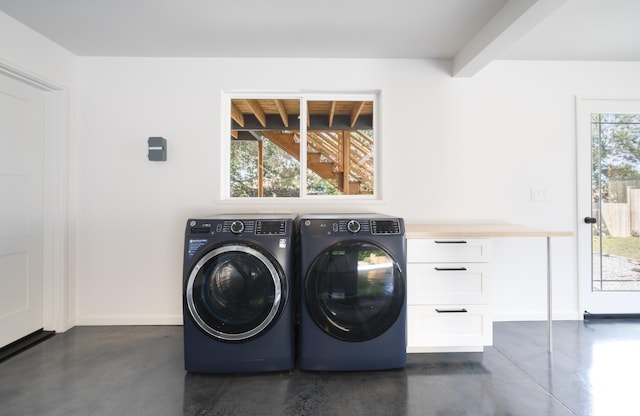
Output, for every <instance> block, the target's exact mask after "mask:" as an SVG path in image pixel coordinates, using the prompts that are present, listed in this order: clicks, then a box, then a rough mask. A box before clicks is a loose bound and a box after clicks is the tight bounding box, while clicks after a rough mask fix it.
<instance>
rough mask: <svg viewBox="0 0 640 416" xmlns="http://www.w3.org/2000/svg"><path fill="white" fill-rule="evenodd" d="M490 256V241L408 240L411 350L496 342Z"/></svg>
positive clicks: (480, 347)
mask: <svg viewBox="0 0 640 416" xmlns="http://www.w3.org/2000/svg"><path fill="white" fill-rule="evenodd" d="M490 260H491V240H490V239H485V238H455V239H453V238H435V239H434V238H410V239H408V240H407V352H410V353H411V352H445V351H483V348H484V346H485V345H491V344H492V342H493V322H492V319H491V304H490V303H491V301H490V284H491V283H490Z"/></svg>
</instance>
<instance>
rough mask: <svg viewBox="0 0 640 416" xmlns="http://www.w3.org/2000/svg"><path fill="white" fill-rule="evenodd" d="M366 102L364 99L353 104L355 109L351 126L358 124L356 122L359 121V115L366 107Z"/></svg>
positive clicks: (352, 113) (352, 112)
mask: <svg viewBox="0 0 640 416" xmlns="http://www.w3.org/2000/svg"><path fill="white" fill-rule="evenodd" d="M364 103H365V102H364V101H360V102H357V103H355V105H354V106H353V110H352V111H351V127H353V126H355V125H356V122H357V121H358V117H360V113H361V112H362V109H363V108H364Z"/></svg>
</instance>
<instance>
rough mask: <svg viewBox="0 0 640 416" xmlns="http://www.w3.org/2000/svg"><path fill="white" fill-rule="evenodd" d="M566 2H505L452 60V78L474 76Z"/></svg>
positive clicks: (543, 0) (514, 0)
mask: <svg viewBox="0 0 640 416" xmlns="http://www.w3.org/2000/svg"><path fill="white" fill-rule="evenodd" d="M567 1H568V0H509V1H507V2H506V3H505V4H504V6H502V8H501V9H500V10H498V12H497V13H496V14H495V15H494V16H493V17H492V18H491V20H489V21H488V22H487V24H486V25H485V26H484V27H483V28H482V29H480V31H478V33H476V34H475V36H474V37H473V38H472V39H471V40H470V41H469V42H468V43H467V44H466V45H465V46H464V47H463V48H462V49H461V50H460V52H458V54H457V55H456V56H455V57H454V58H453V62H452V70H451V72H452V76H454V77H472V76H474V75H475V74H477V73H478V71H480V70H481V69H482V68H484V67H485V66H487V65H488V64H489V63H490V62H491V61H493V60H494V59H498V58H499V57H500V54H501V53H502V52H503V51H505V50H507V49H508V48H509V47H510V46H512V45H513V44H514V43H516V42H517V41H518V40H520V39H521V38H522V36H524V35H525V34H527V33H528V32H530V31H531V30H532V29H534V28H535V27H536V26H538V25H539V24H541V23H542V22H543V21H544V20H545V19H546V18H547V17H549V16H550V15H551V14H553V13H554V12H555V11H556V10H558V9H559V8H560V7H562V6H563V5H564V4H565V3H566V2H567Z"/></svg>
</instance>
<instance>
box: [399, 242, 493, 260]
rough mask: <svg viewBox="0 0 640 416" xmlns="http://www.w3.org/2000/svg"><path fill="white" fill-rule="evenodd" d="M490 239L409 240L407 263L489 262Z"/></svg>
mask: <svg viewBox="0 0 640 416" xmlns="http://www.w3.org/2000/svg"><path fill="white" fill-rule="evenodd" d="M490 257H491V240H489V239H488V238H411V239H409V240H407V262H408V263H424V262H440V263H448V262H488V261H489V260H490Z"/></svg>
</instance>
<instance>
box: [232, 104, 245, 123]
mask: <svg viewBox="0 0 640 416" xmlns="http://www.w3.org/2000/svg"><path fill="white" fill-rule="evenodd" d="M231 119H232V120H233V121H235V122H236V123H238V124H239V125H240V126H241V127H244V114H242V111H240V109H239V108H238V106H237V105H235V104H234V103H233V101H232V102H231Z"/></svg>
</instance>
